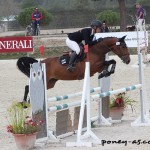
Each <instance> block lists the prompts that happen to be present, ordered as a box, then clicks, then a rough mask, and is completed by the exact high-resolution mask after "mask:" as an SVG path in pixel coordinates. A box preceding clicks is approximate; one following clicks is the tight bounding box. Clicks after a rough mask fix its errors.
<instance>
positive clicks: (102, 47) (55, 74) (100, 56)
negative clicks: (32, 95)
mask: <svg viewBox="0 0 150 150" xmlns="http://www.w3.org/2000/svg"><path fill="white" fill-rule="evenodd" d="M125 37H126V36H123V37H122V38H117V37H106V38H99V39H98V40H97V41H96V44H94V45H92V46H89V48H88V58H89V60H88V61H89V62H90V76H93V75H94V74H95V73H97V72H98V73H101V74H100V75H99V78H103V77H107V76H109V75H111V74H112V73H114V71H115V66H116V61H115V60H109V61H106V60H105V54H107V53H108V52H110V51H112V52H113V53H115V54H116V55H118V57H119V58H120V59H121V60H122V61H123V63H125V64H129V63H130V54H129V51H128V48H127V45H126V43H125ZM67 57H69V56H67ZM60 58H61V57H49V58H45V59H43V60H41V63H45V66H46V82H47V89H51V88H53V87H54V85H55V83H56V82H57V81H58V80H82V79H83V78H84V71H85V62H86V61H87V55H86V56H85V58H84V59H83V60H82V61H78V62H76V64H75V68H74V70H73V71H72V72H70V71H68V70H67V64H65V65H62V64H61V63H60ZM35 62H38V60H36V59H34V58H32V57H21V58H19V59H18V61H17V66H18V69H19V70H20V71H21V72H22V73H24V74H25V75H27V76H28V77H30V65H31V64H33V63H35ZM110 65H112V67H111V69H110V71H108V67H109V66H110ZM28 92H29V86H28V85H26V86H25V94H24V101H26V99H27V94H28Z"/></svg>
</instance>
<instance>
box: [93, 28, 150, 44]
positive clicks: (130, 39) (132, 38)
mask: <svg viewBox="0 0 150 150" xmlns="http://www.w3.org/2000/svg"><path fill="white" fill-rule="evenodd" d="M125 35H126V38H125V42H126V44H127V46H128V47H138V41H137V32H136V31H133V32H108V33H96V34H95V36H96V39H98V38H100V37H102V38H104V37H117V38H121V37H123V36H125ZM138 35H139V46H142V45H145V39H144V31H139V32H138ZM146 43H147V46H148V32H147V31H146Z"/></svg>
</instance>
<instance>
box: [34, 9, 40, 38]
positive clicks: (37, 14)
mask: <svg viewBox="0 0 150 150" xmlns="http://www.w3.org/2000/svg"><path fill="white" fill-rule="evenodd" d="M41 20H42V13H41V12H39V10H38V8H37V7H36V8H35V9H34V12H33V13H32V21H33V24H34V35H36V29H37V24H40V21H41Z"/></svg>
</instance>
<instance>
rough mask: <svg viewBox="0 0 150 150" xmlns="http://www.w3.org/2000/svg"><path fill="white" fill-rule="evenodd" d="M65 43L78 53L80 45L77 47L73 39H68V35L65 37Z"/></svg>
mask: <svg viewBox="0 0 150 150" xmlns="http://www.w3.org/2000/svg"><path fill="white" fill-rule="evenodd" d="M66 45H67V46H68V47H69V48H70V49H71V50H73V51H74V52H76V54H77V55H78V54H79V53H80V47H79V45H78V43H76V42H75V41H72V40H70V39H69V38H68V37H67V39H66Z"/></svg>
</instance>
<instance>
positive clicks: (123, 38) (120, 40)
mask: <svg viewBox="0 0 150 150" xmlns="http://www.w3.org/2000/svg"><path fill="white" fill-rule="evenodd" d="M126 36H127V35H125V36H123V37H122V38H119V42H124V40H125V38H126Z"/></svg>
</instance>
